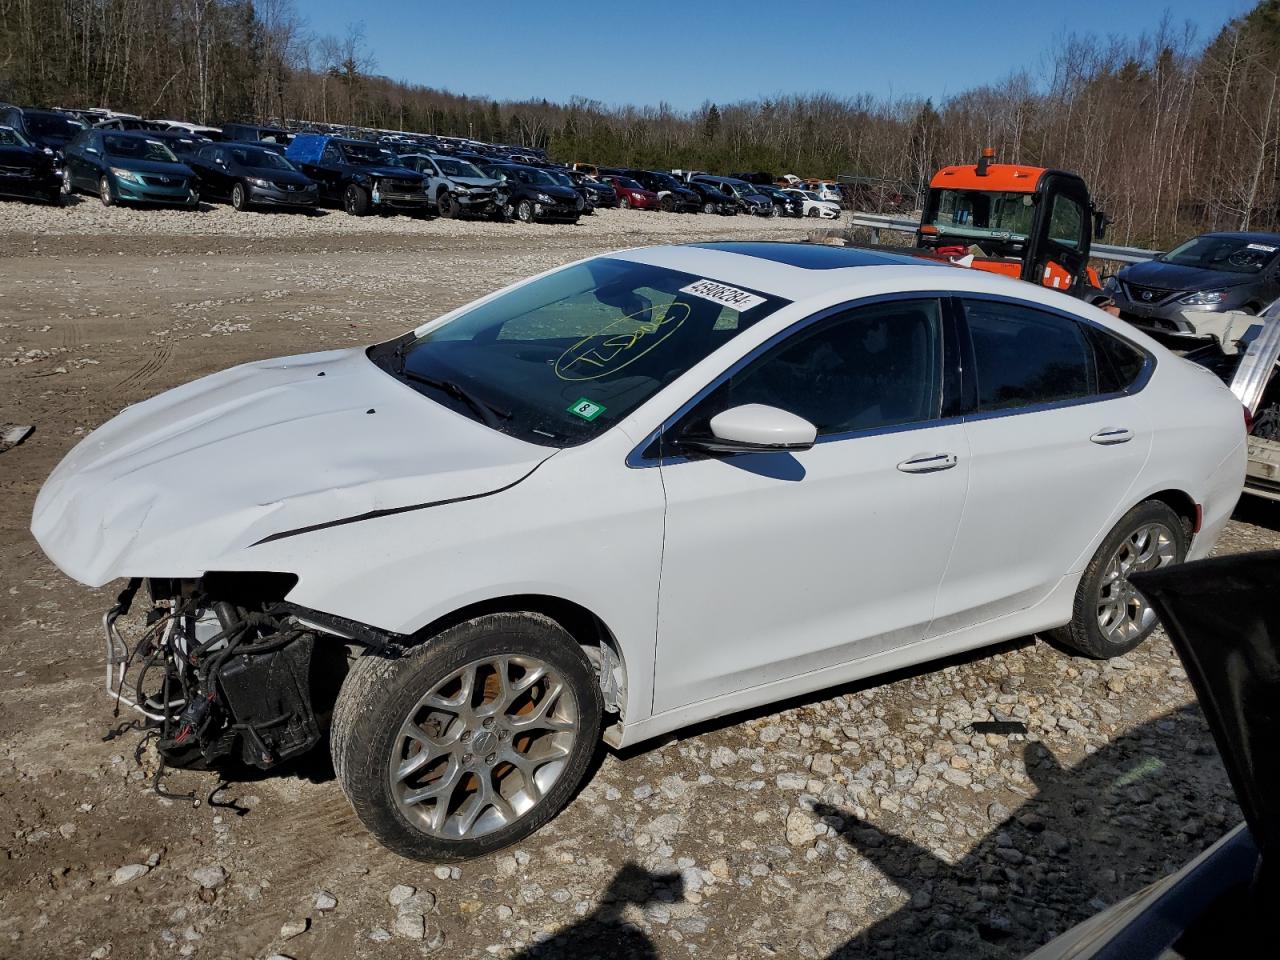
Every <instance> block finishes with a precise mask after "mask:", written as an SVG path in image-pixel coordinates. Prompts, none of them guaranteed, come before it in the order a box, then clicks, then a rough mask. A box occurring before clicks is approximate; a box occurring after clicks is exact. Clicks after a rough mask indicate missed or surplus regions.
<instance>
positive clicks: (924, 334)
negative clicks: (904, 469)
mask: <svg viewBox="0 0 1280 960" xmlns="http://www.w3.org/2000/svg"><path fill="white" fill-rule="evenodd" d="M941 401H942V323H941V308H940V306H939V303H938V301H937V300H934V299H927V300H896V301H891V302H886V303H877V304H871V305H869V306H864V307H857V308H855V309H853V310H850V311H848V312H847V313H842V314H839V315H838V316H835V317H832V318H830V319H828V320H824V321H820V322H818V323H816V324H813V325H811V326H809V327H806V328H805V329H803V330H801V331H799V332H798V333H796V334H794V335H793V336H791V337H789V338H787V340H785V341H784V342H783V343H781V344H779V345H778V346H776V347H774V348H773V349H772V350H770V351H769V352H767V353H766V354H764V355H763V356H761V357H759V358H758V359H756V360H754V361H753V362H751V363H750V364H749V365H747V366H746V367H744V368H743V369H742V370H740V371H738V372H737V373H735V374H733V375H732V376H731V377H730V378H729V379H728V380H727V381H725V382H724V383H723V384H721V385H720V386H719V387H718V388H717V389H716V390H715V392H714V393H712V395H711V396H710V397H708V398H707V400H706V401H705V402H704V403H702V404H701V405H700V406H699V407H698V409H697V410H696V411H695V412H694V414H693V420H692V422H691V423H690V425H689V429H690V430H692V431H693V432H698V433H706V432H709V421H710V419H711V418H712V417H713V416H715V415H716V414H718V413H720V412H722V411H724V410H727V409H729V408H730V407H737V406H741V405H743V404H747V403H760V404H764V405H766V406H770V407H777V408H779V409H782V410H786V411H787V412H789V413H794V414H796V415H797V416H801V417H804V419H806V420H808V421H809V422H810V423H812V424H813V425H814V426H815V427H817V428H818V436H819V437H823V436H832V435H838V434H843V433H851V432H855V431H862V430H874V429H878V428H883V427H892V426H900V425H903V424H909V423H919V422H922V421H927V420H933V419H936V418H937V417H938V416H939V411H940V408H941Z"/></svg>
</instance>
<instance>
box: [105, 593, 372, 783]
mask: <svg viewBox="0 0 1280 960" xmlns="http://www.w3.org/2000/svg"><path fill="white" fill-rule="evenodd" d="M295 582H296V578H295V577H293V576H291V575H288V574H272V573H249V574H246V573H228V574H218V573H210V574H206V575H205V576H203V577H201V578H200V579H197V580H173V579H156V578H152V579H147V580H143V579H142V578H136V577H135V578H133V579H131V580H130V581H129V583H128V586H126V587H125V589H124V590H123V591H122V592H121V593H120V595H119V597H118V598H117V600H116V603H115V605H114V606H113V607H112V608H111V609H110V610H109V611H108V612H107V613H106V615H105V616H104V618H103V626H104V629H105V632H106V642H107V667H106V685H107V691H108V692H109V693H110V694H111V695H112V697H114V698H115V699H116V701H117V709H118V707H119V706H120V705H123V706H126V707H131V708H133V709H134V710H137V711H138V712H139V713H141V714H142V716H143V717H144V718H145V724H146V725H147V726H149V727H151V728H153V729H154V730H155V732H156V736H157V744H156V746H157V749H158V751H159V753H160V755H161V757H162V758H163V759H164V761H165V762H166V763H168V764H170V765H172V766H175V767H192V766H199V767H204V766H209V765H211V764H214V763H216V762H217V761H219V760H222V759H224V758H233V757H234V758H238V759H240V760H241V761H243V762H244V763H246V764H248V765H250V766H254V767H258V768H260V769H267V768H269V767H273V766H275V765H276V764H279V763H281V762H282V761H285V760H288V759H290V758H292V757H296V756H298V755H300V754H302V753H305V752H306V751H308V750H310V749H311V748H312V747H313V746H315V745H316V744H317V743H318V742H319V741H320V739H321V737H322V735H323V731H324V729H325V726H326V722H327V713H328V712H329V711H330V710H331V709H332V704H333V701H334V699H335V698H336V695H337V689H338V687H339V686H340V685H341V682H342V678H343V677H344V676H345V673H346V669H345V668H346V662H347V656H348V649H347V646H346V643H345V641H344V639H343V638H341V637H335V636H333V635H331V634H327V633H319V632H318V631H317V629H316V628H315V625H314V624H311V623H304V622H303V621H302V620H301V619H300V618H299V615H298V614H299V609H298V608H296V607H293V606H291V605H289V604H287V603H285V602H284V601H283V597H284V596H285V595H286V594H287V592H288V591H289V590H290V589H291V588H292V586H293V584H294V583H295ZM144 585H145V589H144ZM140 593H142V594H144V595H145V596H146V598H147V599H148V600H149V604H148V605H147V607H146V609H145V610H142V609H138V610H135V609H134V607H135V602H136V604H137V606H138V607H141V606H142V602H141V599H140V598H139V594H140Z"/></svg>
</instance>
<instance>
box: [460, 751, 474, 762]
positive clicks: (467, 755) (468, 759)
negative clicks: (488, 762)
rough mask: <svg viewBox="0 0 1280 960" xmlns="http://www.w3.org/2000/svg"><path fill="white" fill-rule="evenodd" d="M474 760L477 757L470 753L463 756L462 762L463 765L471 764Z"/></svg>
mask: <svg viewBox="0 0 1280 960" xmlns="http://www.w3.org/2000/svg"><path fill="white" fill-rule="evenodd" d="M474 759H475V757H473V756H471V754H469V753H464V754H463V755H462V762H463V763H470V762H471V761H472V760H474Z"/></svg>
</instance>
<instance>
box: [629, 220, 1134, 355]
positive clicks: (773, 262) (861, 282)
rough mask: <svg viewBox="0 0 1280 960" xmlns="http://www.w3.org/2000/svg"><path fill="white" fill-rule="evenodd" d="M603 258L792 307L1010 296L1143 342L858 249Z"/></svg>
mask: <svg viewBox="0 0 1280 960" xmlns="http://www.w3.org/2000/svg"><path fill="white" fill-rule="evenodd" d="M605 256H609V257H613V258H615V259H622V260H630V261H633V262H636V263H646V264H651V265H653V266H657V267H665V268H667V269H670V270H678V271H680V272H682V273H688V274H694V275H698V276H702V277H706V278H708V279H711V280H716V281H718V282H720V283H725V284H732V285H738V286H742V287H744V288H746V289H749V290H754V291H757V292H760V293H766V294H771V295H774V296H779V297H784V298H786V299H788V300H792V301H795V302H800V301H804V300H810V299H813V300H821V299H823V298H828V299H829V298H830V295H831V294H833V293H836V294H840V295H842V296H844V295H845V294H847V299H854V298H856V297H859V296H862V295H867V296H871V295H878V294H880V293H886V292H898V291H903V292H906V291H921V292H926V291H928V292H938V291H942V292H947V293H950V292H955V293H957V294H964V293H979V294H991V295H994V296H1003V297H1011V298H1016V299H1018V300H1020V301H1023V302H1026V303H1031V304H1042V305H1044V306H1046V307H1049V308H1050V309H1058V310H1066V311H1069V312H1073V313H1079V312H1080V311H1082V310H1089V311H1090V317H1091V318H1092V319H1094V320H1096V322H1097V323H1098V324H1099V325H1100V326H1104V327H1107V328H1108V329H1112V330H1115V331H1117V332H1118V333H1120V334H1121V335H1122V336H1124V337H1126V338H1128V339H1130V340H1135V341H1140V342H1142V343H1143V344H1144V345H1145V344H1148V343H1149V342H1150V341H1148V339H1147V338H1146V337H1144V336H1143V335H1142V334H1141V333H1139V332H1137V331H1136V330H1134V329H1133V328H1132V327H1129V325H1128V324H1126V323H1125V322H1124V321H1121V320H1114V321H1113V319H1112V318H1111V317H1109V316H1108V315H1107V314H1105V313H1103V312H1102V311H1101V310H1096V309H1092V308H1089V307H1088V306H1086V305H1085V304H1083V302H1081V301H1079V300H1074V299H1071V298H1068V297H1067V296H1066V295H1065V294H1063V293H1061V292H1059V291H1056V290H1052V289H1049V288H1046V287H1039V286H1037V285H1036V284H1030V283H1025V282H1023V281H1021V280H1015V279H1012V278H1010V277H1004V276H1000V275H998V274H994V273H989V272H987V271H985V270H972V269H966V268H964V267H959V266H954V265H952V264H948V263H940V262H938V261H936V260H926V259H923V258H921V259H917V258H916V257H912V256H909V255H906V254H895V253H890V252H886V251H881V250H870V249H866V248H862V247H837V246H829V245H826V244H813V243H795V242H785V241H774V242H769V241H734V242H713V243H693V244H686V245H679V246H677V245H670V246H657V247H638V248H635V249H632V250H626V251H622V252H619V253H611V254H606V255H605Z"/></svg>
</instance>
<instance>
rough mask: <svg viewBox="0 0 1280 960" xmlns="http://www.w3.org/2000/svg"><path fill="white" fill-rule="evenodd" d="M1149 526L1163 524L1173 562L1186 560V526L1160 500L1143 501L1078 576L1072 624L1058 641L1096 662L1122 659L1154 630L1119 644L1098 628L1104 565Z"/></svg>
mask: <svg viewBox="0 0 1280 960" xmlns="http://www.w3.org/2000/svg"><path fill="white" fill-rule="evenodd" d="M1148 523H1162V524H1164V525H1165V526H1166V527H1168V528H1169V530H1170V531H1171V532H1172V533H1173V537H1174V544H1175V550H1176V553H1177V560H1176V561H1175V563H1182V562H1183V561H1184V560H1185V559H1186V557H1187V550H1188V548H1189V547H1190V541H1189V537H1188V534H1187V530H1186V527H1185V526H1184V524H1183V520H1182V518H1181V517H1179V516H1178V514H1177V513H1175V512H1174V511H1173V509H1172V508H1171V507H1170V506H1169V505H1168V504H1166V503H1164V502H1163V501H1160V500H1144V501H1143V502H1142V503H1140V504H1138V505H1137V506H1136V507H1134V508H1133V509H1132V510H1130V511H1129V512H1128V513H1126V514H1125V515H1124V516H1123V517H1121V518H1120V521H1119V522H1118V523H1117V524H1116V525H1115V526H1114V527H1113V528H1112V529H1111V532H1110V533H1108V534H1107V536H1106V538H1105V539H1104V540H1103V541H1102V543H1101V544H1100V545H1099V546H1098V549H1097V551H1095V552H1094V555H1093V559H1091V560H1090V561H1089V565H1088V566H1087V567H1086V568H1085V571H1084V574H1083V575H1082V576H1081V577H1080V585H1079V586H1078V587H1077V588H1076V597H1075V604H1074V607H1073V611H1072V612H1073V616H1072V619H1071V623H1069V624H1068V625H1067V626H1065V627H1063V628H1062V629H1061V630H1060V631H1058V632H1057V635H1058V637H1059V639H1061V640H1062V641H1063V642H1065V643H1066V644H1068V645H1069V646H1071V647H1073V648H1074V649H1076V650H1078V651H1079V652H1080V653H1082V654H1084V655H1085V656H1088V657H1093V658H1095V659H1099V660H1105V659H1108V658H1110V657H1118V656H1121V655H1122V654H1125V653H1128V652H1130V651H1131V650H1133V649H1135V648H1136V647H1138V646H1139V645H1140V644H1141V643H1142V642H1143V641H1144V640H1146V639H1147V637H1149V636H1150V635H1151V633H1152V632H1153V631H1154V630H1155V626H1152V627H1151V629H1149V630H1147V631H1146V632H1144V633H1142V634H1140V635H1139V636H1138V637H1137V638H1136V639H1134V640H1132V641H1129V642H1127V643H1122V644H1118V643H1115V642H1114V641H1111V640H1108V639H1107V637H1106V636H1105V635H1103V633H1102V629H1101V628H1100V627H1099V626H1098V609H1097V603H1098V590H1099V588H1100V586H1101V582H1102V577H1103V574H1104V573H1105V572H1106V567H1107V564H1108V563H1109V562H1110V560H1111V558H1112V557H1113V556H1114V555H1115V552H1116V551H1117V550H1118V549H1119V548H1120V544H1121V543H1123V542H1124V541H1125V540H1126V539H1128V537H1129V536H1130V535H1132V534H1133V532H1134V531H1135V530H1136V529H1137V528H1138V527H1140V526H1143V525H1144V524H1148ZM1157 623H1158V621H1157Z"/></svg>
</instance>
